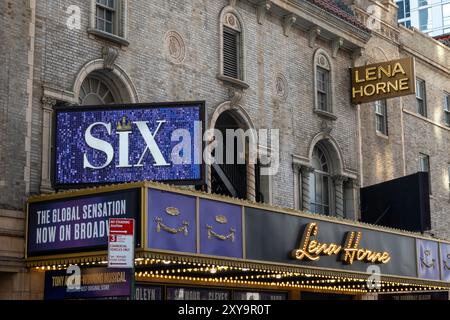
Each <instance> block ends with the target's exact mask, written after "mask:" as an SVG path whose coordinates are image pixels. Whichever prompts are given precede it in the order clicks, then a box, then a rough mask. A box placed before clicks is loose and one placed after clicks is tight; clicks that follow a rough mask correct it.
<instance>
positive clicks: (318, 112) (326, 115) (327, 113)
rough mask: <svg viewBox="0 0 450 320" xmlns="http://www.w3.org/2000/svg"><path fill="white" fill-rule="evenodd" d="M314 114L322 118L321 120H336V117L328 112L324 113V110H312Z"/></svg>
mask: <svg viewBox="0 0 450 320" xmlns="http://www.w3.org/2000/svg"><path fill="white" fill-rule="evenodd" d="M314 113H315V114H317V115H318V116H320V117H323V118H326V119H329V120H333V121H334V120H336V119H337V116H336V115H334V114H333V113H331V112H328V111H324V110H320V109H314Z"/></svg>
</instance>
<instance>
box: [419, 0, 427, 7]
mask: <svg viewBox="0 0 450 320" xmlns="http://www.w3.org/2000/svg"><path fill="white" fill-rule="evenodd" d="M427 5H428V0H419V7H423V6H427Z"/></svg>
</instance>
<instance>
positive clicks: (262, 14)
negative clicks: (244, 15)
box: [256, 0, 272, 24]
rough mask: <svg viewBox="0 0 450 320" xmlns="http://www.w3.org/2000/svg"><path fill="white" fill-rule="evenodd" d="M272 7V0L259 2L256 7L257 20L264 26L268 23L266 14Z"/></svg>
mask: <svg viewBox="0 0 450 320" xmlns="http://www.w3.org/2000/svg"><path fill="white" fill-rule="evenodd" d="M271 6H272V1H271V0H262V1H259V2H258V3H257V5H256V19H257V21H258V23H259V24H264V22H265V21H266V14H267V12H268V11H269V10H270V8H271Z"/></svg>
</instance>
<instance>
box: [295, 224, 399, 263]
mask: <svg viewBox="0 0 450 320" xmlns="http://www.w3.org/2000/svg"><path fill="white" fill-rule="evenodd" d="M318 231H319V226H318V225H317V223H314V222H313V223H308V224H307V225H306V228H305V231H304V232H303V236H302V239H301V241H300V246H299V248H298V249H294V250H292V257H293V258H295V259H297V260H304V259H308V260H312V261H317V260H319V259H320V256H331V255H338V254H341V259H342V261H343V262H344V263H345V264H352V263H353V261H354V260H355V259H356V260H357V261H362V262H367V263H388V262H389V260H391V256H390V254H389V253H388V252H377V251H373V250H368V249H363V248H358V246H359V241H360V240H361V235H362V234H361V232H354V231H351V232H348V233H347V237H346V239H345V244H344V246H343V247H342V246H340V245H337V244H335V243H320V242H318V241H317V240H315V239H313V237H314V236H316V235H317V233H318Z"/></svg>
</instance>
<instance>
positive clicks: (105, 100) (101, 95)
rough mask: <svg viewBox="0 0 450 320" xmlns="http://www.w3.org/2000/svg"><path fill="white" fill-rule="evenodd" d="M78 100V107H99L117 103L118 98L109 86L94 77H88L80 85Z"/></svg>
mask: <svg viewBox="0 0 450 320" xmlns="http://www.w3.org/2000/svg"><path fill="white" fill-rule="evenodd" d="M78 100H79V104H80V105H99V104H111V103H115V102H118V97H117V94H116V93H115V92H114V90H113V89H112V87H111V84H109V83H107V82H106V81H105V80H103V79H102V78H100V77H98V76H96V75H89V76H88V77H87V78H86V79H85V80H84V81H83V84H82V85H81V88H80V94H79V98H78Z"/></svg>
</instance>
